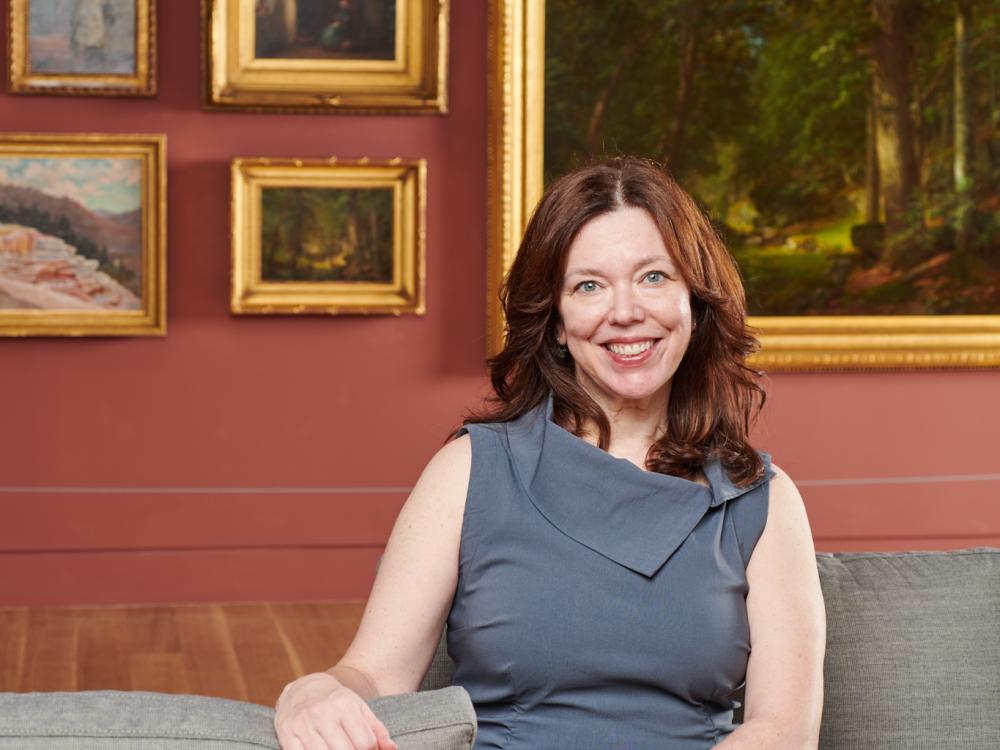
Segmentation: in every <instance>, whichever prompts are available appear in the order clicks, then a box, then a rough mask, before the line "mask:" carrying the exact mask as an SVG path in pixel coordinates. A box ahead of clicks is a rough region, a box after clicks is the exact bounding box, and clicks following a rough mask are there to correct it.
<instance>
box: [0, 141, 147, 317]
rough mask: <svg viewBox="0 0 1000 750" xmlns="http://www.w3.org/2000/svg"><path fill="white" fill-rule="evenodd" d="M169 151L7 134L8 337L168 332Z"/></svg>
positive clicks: (3, 274)
mask: <svg viewBox="0 0 1000 750" xmlns="http://www.w3.org/2000/svg"><path fill="white" fill-rule="evenodd" d="M165 149H166V145H165V139H164V138H163V136H156V135H135V136H131V135H21V134H0V334H2V335H5V336H33V335H37V336H43V335H46V336H115V335H122V336H124V335H128V336H132V335H162V334H163V333H165V331H166V293H165V285H166V277H165V273H166V262H165V252H166V234H165V233H166V167H165V158H166V154H165Z"/></svg>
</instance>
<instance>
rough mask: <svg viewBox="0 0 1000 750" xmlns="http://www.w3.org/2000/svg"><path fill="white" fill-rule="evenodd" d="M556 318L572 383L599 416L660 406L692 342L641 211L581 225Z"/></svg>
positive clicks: (685, 313) (652, 228)
mask: <svg viewBox="0 0 1000 750" xmlns="http://www.w3.org/2000/svg"><path fill="white" fill-rule="evenodd" d="M559 315H560V317H561V319H562V320H561V323H560V326H559V329H558V338H559V342H560V343H562V344H565V346H566V347H567V348H568V349H569V352H570V354H571V355H572V357H573V359H574V360H575V362H576V379H577V382H578V383H579V384H580V385H581V386H582V387H583V388H584V389H585V390H586V391H587V393H588V394H589V395H590V396H591V397H592V398H593V399H594V400H595V401H596V402H597V403H598V404H600V405H601V406H602V407H604V409H605V411H609V412H611V411H618V410H620V409H622V408H625V407H630V406H631V407H642V408H656V407H659V406H660V405H661V403H660V402H661V401H662V405H665V404H666V402H667V400H668V399H669V397H670V380H671V378H672V377H673V375H674V373H675V372H676V371H677V367H678V365H679V364H680V362H681V359H682V358H683V356H684V352H685V351H686V350H687V346H688V342H689V341H690V339H691V295H690V293H689V291H688V287H687V284H686V283H685V282H684V280H683V278H681V275H680V273H678V270H677V266H676V264H675V263H674V262H673V260H672V259H671V257H670V255H669V253H668V252H667V248H666V246H665V245H664V243H663V238H662V237H661V236H660V231H659V229H658V228H657V226H656V224H655V222H654V221H653V219H652V217H651V216H650V215H649V214H648V213H647V212H646V211H645V210H643V209H641V208H634V207H627V208H620V209H617V210H615V211H612V212H610V213H606V214H602V215H600V216H598V217H597V218H595V219H592V220H591V221H589V222H587V223H586V224H585V225H584V226H583V228H582V229H581V230H580V232H579V233H578V234H577V236H576V239H574V240H573V244H572V245H570V248H569V254H568V256H567V260H566V272H565V274H564V276H563V285H562V290H561V293H560V297H559Z"/></svg>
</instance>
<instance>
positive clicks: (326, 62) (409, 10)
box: [202, 0, 450, 113]
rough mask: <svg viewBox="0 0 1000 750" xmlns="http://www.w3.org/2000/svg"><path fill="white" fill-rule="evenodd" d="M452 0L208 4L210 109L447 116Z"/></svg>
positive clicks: (211, 0)
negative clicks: (445, 113) (449, 32)
mask: <svg viewBox="0 0 1000 750" xmlns="http://www.w3.org/2000/svg"><path fill="white" fill-rule="evenodd" d="M449 1H450V0H351V1H350V2H340V3H337V2H334V3H330V2H323V1H321V0H305V2H303V1H302V0H300V1H299V2H297V3H295V2H288V1H287V0H259V1H258V2H243V1H242V0H202V15H203V31H204V57H205V81H204V83H205V92H204V95H205V106H206V108H208V109H216V108H234V107H235V108H243V109H255V110H262V109H279V110H307V111H316V112H323V111H327V112H330V111H345V112H350V111H367V112H378V111H387V112H388V111H391V112H397V113H405V112H412V113H444V112H446V111H447V70H448V18H449Z"/></svg>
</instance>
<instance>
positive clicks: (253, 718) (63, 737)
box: [0, 687, 476, 750]
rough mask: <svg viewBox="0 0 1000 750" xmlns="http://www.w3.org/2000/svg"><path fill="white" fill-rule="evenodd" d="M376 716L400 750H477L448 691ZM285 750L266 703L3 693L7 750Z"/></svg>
mask: <svg viewBox="0 0 1000 750" xmlns="http://www.w3.org/2000/svg"><path fill="white" fill-rule="evenodd" d="M371 706H372V710H373V711H374V712H375V715H376V716H378V717H379V719H381V720H382V722H383V723H384V724H385V725H386V727H387V728H388V729H389V732H390V734H392V736H393V739H395V740H396V742H397V744H398V745H399V750H469V749H470V748H471V747H472V741H473V739H474V738H475V736H476V715H475V712H474V711H473V709H472V702H471V701H470V700H469V695H468V693H466V692H465V690H463V689H462V688H460V687H448V688H444V689H442V690H434V691H429V692H426V693H409V694H406V695H391V696H386V697H384V698H378V699H376V700H375V701H372V703H371ZM15 748H16V749H17V750H25V749H27V748H30V749H31V750H114V748H121V749H122V750H144V749H145V748H148V749H149V750H261V749H262V748H264V749H266V750H278V741H277V738H276V737H275V735H274V711H273V709H271V708H268V707H266V706H258V705H256V704H253V703H245V702H242V701H231V700H225V699H223V698H209V697H206V696H203V695H168V694H165V693H147V692H141V691H130V692H120V691H116V690H91V691H83V692H79V693H0V750H15Z"/></svg>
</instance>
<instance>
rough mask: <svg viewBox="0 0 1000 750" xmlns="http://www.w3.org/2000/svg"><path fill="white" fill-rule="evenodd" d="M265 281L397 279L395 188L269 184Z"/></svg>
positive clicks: (263, 232) (265, 201)
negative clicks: (276, 185)
mask: <svg viewBox="0 0 1000 750" xmlns="http://www.w3.org/2000/svg"><path fill="white" fill-rule="evenodd" d="M262 192H263V196H262V203H263V205H262V214H263V219H262V227H261V235H262V236H261V241H262V242H261V245H262V251H261V252H262V258H261V278H262V280H263V281H349V282H377V283H388V282H391V281H392V270H393V268H392V239H393V227H392V189H391V188H375V189H326V188H265V189H264V190H263V191H262Z"/></svg>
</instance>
